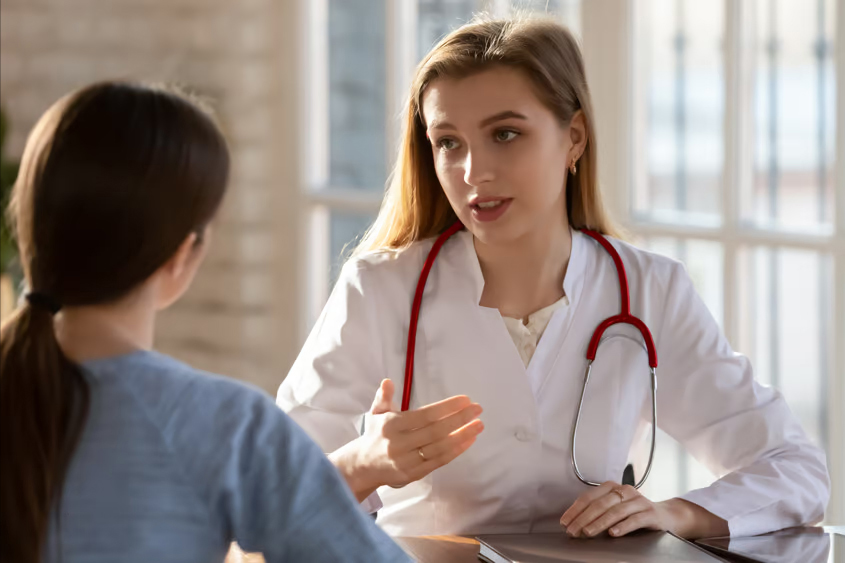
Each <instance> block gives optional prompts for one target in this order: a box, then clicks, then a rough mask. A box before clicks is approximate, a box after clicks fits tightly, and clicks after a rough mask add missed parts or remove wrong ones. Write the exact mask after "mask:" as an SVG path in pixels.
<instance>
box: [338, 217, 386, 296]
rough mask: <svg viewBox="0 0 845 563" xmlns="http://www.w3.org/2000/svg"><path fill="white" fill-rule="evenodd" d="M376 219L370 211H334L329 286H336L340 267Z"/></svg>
mask: <svg viewBox="0 0 845 563" xmlns="http://www.w3.org/2000/svg"><path fill="white" fill-rule="evenodd" d="M374 220H375V216H374V215H370V214H368V213H351V212H345V211H332V212H331V218H330V220H329V230H330V231H331V234H330V236H329V260H330V263H329V264H328V267H329V287H334V284H335V282H336V281H337V276H338V275H339V274H340V268H341V267H342V266H343V263H344V262H345V261H346V259H347V258H348V257H349V255H350V254H351V253H352V251H353V250H355V245H356V244H357V243H358V241H359V240H360V239H361V236H362V235H363V234H364V232H365V231H366V230H367V228H368V227H369V226H370V225H371V224H372V222H373V221H374Z"/></svg>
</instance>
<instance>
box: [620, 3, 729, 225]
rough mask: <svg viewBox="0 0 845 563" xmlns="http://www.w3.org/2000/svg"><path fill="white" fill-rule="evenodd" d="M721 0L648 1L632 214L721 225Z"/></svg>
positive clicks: (642, 34)
mask: <svg viewBox="0 0 845 563" xmlns="http://www.w3.org/2000/svg"><path fill="white" fill-rule="evenodd" d="M723 4H724V3H723V2H694V1H693V0H646V1H645V2H644V3H643V10H644V14H643V16H642V18H640V23H639V27H640V29H639V37H640V44H641V47H642V55H641V58H640V60H641V61H642V62H641V65H640V69H639V71H640V72H639V74H638V79H639V80H640V83H641V84H642V88H644V91H643V93H642V99H643V101H642V104H641V105H642V106H643V107H640V108H637V113H638V120H639V138H640V141H639V143H638V144H639V145H640V146H642V149H640V152H639V154H638V155H637V158H636V159H635V160H636V162H637V178H638V180H637V181H636V182H635V194H634V198H633V201H634V210H635V212H636V213H637V214H639V215H644V216H647V217H648V218H650V219H652V220H661V221H672V222H679V221H683V222H685V223H689V222H691V221H692V222H695V223H701V224H718V223H719V222H720V215H719V212H720V192H721V187H720V184H721V174H722V162H723V152H724V144H723V135H722V129H723V127H722V122H723V119H724V92H723V90H724V78H723V64H722V36H723V30H724V13H723Z"/></svg>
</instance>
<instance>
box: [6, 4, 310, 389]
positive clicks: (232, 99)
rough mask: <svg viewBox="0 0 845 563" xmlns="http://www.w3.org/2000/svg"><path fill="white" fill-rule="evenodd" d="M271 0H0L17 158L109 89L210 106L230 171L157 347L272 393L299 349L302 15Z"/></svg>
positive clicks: (13, 150) (160, 330)
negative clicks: (42, 130) (41, 133)
mask: <svg viewBox="0 0 845 563" xmlns="http://www.w3.org/2000/svg"><path fill="white" fill-rule="evenodd" d="M295 4H296V3H295V2H275V1H273V0H108V1H94V0H76V1H69V0H2V1H0V23H1V24H2V28H0V98H1V99H2V103H3V105H4V107H5V109H6V111H7V114H8V116H9V120H10V124H11V129H12V131H11V133H10V138H9V143H8V145H9V150H8V152H9V154H10V155H11V156H19V155H20V153H21V151H22V149H23V145H24V142H25V138H26V134H27V132H28V130H29V129H30V127H31V126H32V125H33V123H34V122H35V120H36V119H37V118H38V116H39V115H40V114H41V113H42V112H43V111H44V110H45V109H46V108H47V107H48V106H49V105H50V104H51V103H52V102H53V101H55V100H56V99H57V98H58V97H59V96H61V95H62V94H64V93H66V92H68V91H70V90H72V89H74V88H77V87H79V86H81V85H83V84H86V83H88V82H91V81H94V80H98V79H104V78H121V77H126V78H138V79H144V80H155V81H160V80H163V81H178V82H181V83H184V84H187V85H189V86H191V87H194V88H196V89H198V90H199V91H200V92H201V93H203V94H206V95H208V96H210V97H211V98H212V100H213V105H214V106H215V108H216V110H217V112H218V114H219V117H220V120H221V122H222V124H223V127H224V129H225V132H226V134H227V136H228V138H229V139H230V142H231V148H232V153H233V161H234V170H233V178H232V183H231V188H230V193H229V196H228V200H227V202H226V204H225V207H224V210H223V212H222V214H221V217H220V219H219V222H218V228H217V231H216V233H215V237H214V244H213V246H212V251H211V253H210V256H209V259H208V261H207V263H206V264H205V265H204V267H203V270H202V271H201V274H200V276H199V278H198V279H197V281H196V283H195V285H194V287H193V288H192V289H191V291H190V293H189V294H188V295H187V296H186V297H185V298H184V299H183V300H182V301H181V302H180V303H178V304H177V305H176V306H175V307H173V309H172V310H170V311H167V312H166V313H164V314H163V315H162V316H161V318H160V320H159V326H158V336H157V347H158V348H159V349H160V350H161V351H163V352H166V353H169V354H172V355H174V356H176V357H178V358H180V359H183V360H185V361H188V362H190V363H192V364H194V365H195V366H197V367H200V368H202V369H207V370H210V371H214V372H218V373H223V374H226V375H231V376H234V377H238V378H241V379H244V380H247V381H251V382H253V383H255V384H257V385H259V386H261V387H262V388H264V389H266V390H268V391H270V392H274V391H275V388H276V387H277V386H278V384H279V382H280V381H281V379H282V378H283V376H284V374H285V373H286V372H287V369H288V367H289V365H290V363H291V362H292V361H293V359H294V357H295V354H296V352H297V348H298V344H299V342H298V335H297V333H296V328H297V319H298V318H299V310H298V299H297V288H296V283H297V276H296V271H297V269H296V267H295V264H296V263H297V251H296V249H297V246H296V244H295V241H294V240H293V239H294V237H295V233H296V232H297V228H296V221H297V220H298V213H297V212H296V211H297V209H298V205H299V201H298V196H297V194H298V186H297V181H298V177H299V173H298V171H297V169H296V165H297V162H298V161H299V159H298V155H297V153H296V150H297V143H296V138H295V137H296V131H297V128H296V126H295V120H296V119H297V115H298V112H297V111H296V107H297V103H298V100H297V97H296V93H297V91H298V89H297V88H295V87H294V84H295V83H296V80H295V78H294V77H295V76H296V70H297V65H296V61H297V54H296V52H297V48H296V47H297V44H298V38H297V35H296V33H297V28H299V27H300V26H298V25H296V23H297V21H298V20H297V17H298V16H297V14H296V13H295V9H296V8H295Z"/></svg>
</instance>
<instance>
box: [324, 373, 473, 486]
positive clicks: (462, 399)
mask: <svg viewBox="0 0 845 563" xmlns="http://www.w3.org/2000/svg"><path fill="white" fill-rule="evenodd" d="M393 392H394V387H393V382H392V381H390V380H389V379H385V380H384V381H382V382H381V385H380V386H379V389H378V391H377V392H376V396H375V399H374V400H373V404H372V407H371V408H370V413H369V414H368V415H367V417H366V423H365V428H364V433H363V434H362V435H361V436H360V437H359V438H357V439H355V440H353V441H352V442H349V443H348V444H346V445H345V446H343V447H342V448H340V449H338V450H337V451H335V452H334V453H332V454H331V455H330V456H329V458H330V459H331V460H332V462H333V463H334V464H335V466H337V468H338V469H339V470H340V472H341V473H342V474H343V476H344V477H345V478H346V481H347V483H348V484H349V486H350V488H352V491H353V492H354V493H355V495H356V496H357V497H358V500H359V501H360V500H363V499H365V498H367V497H368V496H369V495H370V494H372V493H373V492H374V491H375V490H376V489H377V488H378V487H381V486H382V485H390V486H391V487H403V486H405V485H407V484H408V483H412V482H414V481H417V480H419V479H422V478H423V477H425V476H426V475H428V474H429V473H431V472H432V471H434V470H435V469H437V468H438V467H442V466H444V465H446V464H447V463H449V462H450V461H452V460H453V459H455V458H456V457H458V456H459V455H461V454H462V453H464V452H465V451H466V450H467V449H468V448H469V447H470V446H471V445H472V444H473V443H474V442H475V439H476V437H477V436H478V434H479V433H481V431H482V430H483V429H484V424H483V423H482V422H481V421H480V420H479V419H478V416H479V415H480V414H481V411H482V409H481V406H480V405H478V404H476V403H473V402H472V401H470V399H469V397H466V396H464V395H458V396H455V397H450V398H448V399H444V400H442V401H439V402H437V403H432V404H430V405H426V406H424V407H421V408H419V409H417V410H414V411H407V412H397V411H398V408H397V407H396V405H395V404H393V401H392V397H393Z"/></svg>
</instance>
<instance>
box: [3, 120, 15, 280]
mask: <svg viewBox="0 0 845 563" xmlns="http://www.w3.org/2000/svg"><path fill="white" fill-rule="evenodd" d="M7 132H8V121H7V120H6V114H5V112H3V110H2V109H0V273H4V274H6V273H12V272H16V270H17V258H18V247H17V245H16V244H15V240H14V237H13V236H12V230H11V228H10V227H11V225H9V218H8V216H7V213H6V207H7V206H8V205H9V196H10V195H11V193H12V186H14V184H15V178H17V176H18V164H17V162H13V161H9V160H6V152H5V150H4V149H5V145H6V133H7Z"/></svg>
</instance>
